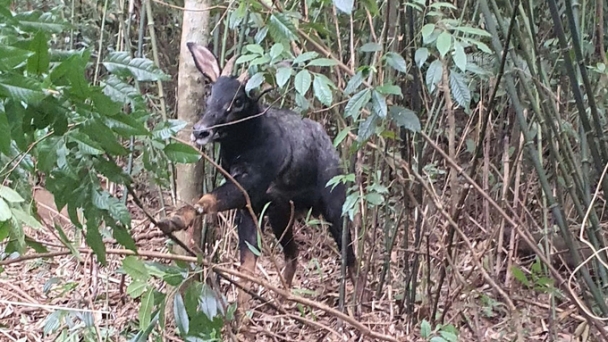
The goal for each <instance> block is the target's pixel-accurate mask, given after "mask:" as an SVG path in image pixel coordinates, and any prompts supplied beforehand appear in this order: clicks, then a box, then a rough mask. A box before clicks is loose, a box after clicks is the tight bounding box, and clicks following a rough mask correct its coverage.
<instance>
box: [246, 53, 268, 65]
mask: <svg viewBox="0 0 608 342" xmlns="http://www.w3.org/2000/svg"><path fill="white" fill-rule="evenodd" d="M268 63H270V58H269V57H268V56H266V55H264V56H261V57H258V58H256V59H254V60H252V61H251V63H249V66H254V65H266V64H268Z"/></svg>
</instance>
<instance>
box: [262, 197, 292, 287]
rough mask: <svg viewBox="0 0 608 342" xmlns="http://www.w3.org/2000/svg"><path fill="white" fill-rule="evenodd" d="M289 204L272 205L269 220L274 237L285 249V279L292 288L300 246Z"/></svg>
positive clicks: (269, 209)
mask: <svg viewBox="0 0 608 342" xmlns="http://www.w3.org/2000/svg"><path fill="white" fill-rule="evenodd" d="M294 214H295V213H294V212H292V210H291V207H290V205H288V204H274V203H273V204H272V205H271V206H270V207H269V208H268V220H269V222H270V226H271V227H272V231H273V232H274V235H275V236H276V237H277V239H278V240H279V243H280V244H281V246H282V247H283V254H284V255H285V270H284V271H283V279H285V283H286V285H287V287H288V288H291V285H292V283H293V277H294V275H295V273H296V268H297V265H298V245H297V243H296V241H295V239H294V238H293V230H292V227H293V221H294V219H295V217H294Z"/></svg>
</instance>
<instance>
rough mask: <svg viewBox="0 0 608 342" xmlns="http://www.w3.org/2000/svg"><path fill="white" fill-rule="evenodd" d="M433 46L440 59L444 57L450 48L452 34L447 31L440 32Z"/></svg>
mask: <svg viewBox="0 0 608 342" xmlns="http://www.w3.org/2000/svg"><path fill="white" fill-rule="evenodd" d="M435 44H436V46H437V51H439V55H440V56H441V58H443V57H445V55H446V53H448V51H450V49H451V48H452V34H451V33H449V32H448V31H443V32H441V33H440V34H439V37H437V41H436V42H435Z"/></svg>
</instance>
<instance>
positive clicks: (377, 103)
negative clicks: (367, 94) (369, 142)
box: [372, 90, 388, 119]
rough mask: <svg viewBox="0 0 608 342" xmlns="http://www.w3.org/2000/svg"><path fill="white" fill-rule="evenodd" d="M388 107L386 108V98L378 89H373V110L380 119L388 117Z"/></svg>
mask: <svg viewBox="0 0 608 342" xmlns="http://www.w3.org/2000/svg"><path fill="white" fill-rule="evenodd" d="M387 111H388V109H387V108H386V99H385V98H384V96H382V94H380V93H379V92H377V91H376V90H374V91H372V112H373V113H374V115H377V116H378V117H379V118H380V119H384V118H385V117H386V113H387Z"/></svg>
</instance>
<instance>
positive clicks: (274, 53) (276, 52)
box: [270, 43, 285, 60]
mask: <svg viewBox="0 0 608 342" xmlns="http://www.w3.org/2000/svg"><path fill="white" fill-rule="evenodd" d="M284 49H285V48H284V47H283V44H281V43H276V44H274V45H273V46H272V47H271V48H270V58H271V59H272V60H275V59H276V58H278V57H279V56H281V54H282V53H283V50H284Z"/></svg>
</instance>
